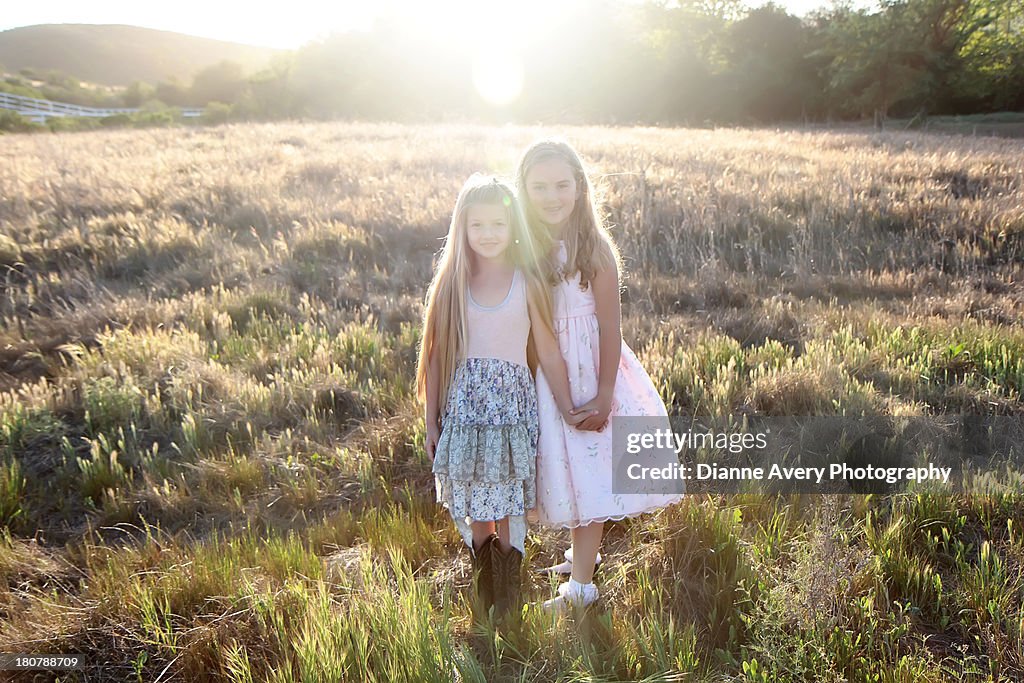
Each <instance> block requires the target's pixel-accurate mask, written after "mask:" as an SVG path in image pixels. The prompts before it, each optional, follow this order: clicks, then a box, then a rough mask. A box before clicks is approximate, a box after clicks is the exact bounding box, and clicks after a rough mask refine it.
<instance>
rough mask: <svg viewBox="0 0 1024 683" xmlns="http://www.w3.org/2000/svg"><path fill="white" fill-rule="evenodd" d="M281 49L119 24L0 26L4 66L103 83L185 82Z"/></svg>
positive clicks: (260, 60) (258, 64)
mask: <svg viewBox="0 0 1024 683" xmlns="http://www.w3.org/2000/svg"><path fill="white" fill-rule="evenodd" d="M279 52H283V50H278V49H275V48H269V47H257V46H254V45H242V44H239V43H230V42H226V41H222V40H214V39H211V38H200V37H197V36H190V35H186V34H183V33H174V32H173V31H161V30H157V29H150V28H142V27H139V26H126V25H122V24H39V25H36V26H22V27H19V28H13V29H9V30H7V31H0V64H2V65H3V66H4V68H5V69H6V70H8V71H13V72H17V71H18V70H20V69H24V68H29V67H31V68H35V69H43V70H49V69H56V70H58V71H61V72H63V73H66V74H70V75H73V76H75V77H76V78H79V79H81V80H85V81H90V82H94V83H101V84H104V85H128V84H130V83H131V82H132V81H135V80H141V81H147V82H150V83H156V82H157V81H160V80H168V79H169V78H171V77H176V78H177V79H178V80H180V81H182V82H185V83H187V82H189V81H191V79H192V76H193V75H194V74H195V72H196V71H199V70H200V69H202V68H203V67H206V66H209V65H211V64H216V63H217V62H220V61H221V60H225V59H228V60H231V61H234V62H238V63H239V64H241V65H242V66H243V67H244V68H245V69H246V70H247V71H250V70H256V69H259V68H262V67H263V66H264V65H265V64H266V63H267V62H269V61H270V58H271V57H272V56H273V55H274V54H276V53H279Z"/></svg>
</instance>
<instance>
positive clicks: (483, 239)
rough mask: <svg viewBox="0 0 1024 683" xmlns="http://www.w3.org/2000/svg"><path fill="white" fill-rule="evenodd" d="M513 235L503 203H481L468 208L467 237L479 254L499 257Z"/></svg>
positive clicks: (485, 257)
mask: <svg viewBox="0 0 1024 683" xmlns="http://www.w3.org/2000/svg"><path fill="white" fill-rule="evenodd" d="M511 235H512V228H511V226H510V225H509V223H508V210H507V209H506V208H505V207H504V206H503V205H501V204H491V203H480V204H473V205H471V206H469V207H467V208H466V238H467V239H468V240H469V248H470V249H472V250H473V251H474V252H476V254H477V255H478V256H480V257H482V258H484V259H486V260H491V259H496V258H498V257H499V256H501V255H502V253H504V251H505V249H506V248H507V247H508V244H509V241H510V239H511Z"/></svg>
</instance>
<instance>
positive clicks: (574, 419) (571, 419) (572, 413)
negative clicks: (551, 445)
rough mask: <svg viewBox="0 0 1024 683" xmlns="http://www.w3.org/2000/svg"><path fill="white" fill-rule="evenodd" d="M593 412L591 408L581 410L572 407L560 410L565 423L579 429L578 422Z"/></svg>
mask: <svg viewBox="0 0 1024 683" xmlns="http://www.w3.org/2000/svg"><path fill="white" fill-rule="evenodd" d="M593 414H594V411H592V410H583V409H582V408H573V409H572V410H569V411H565V410H563V411H562V419H563V420H564V421H565V424H567V425H570V426H572V427H576V428H577V429H579V424H580V422H583V421H584V420H585V419H587V418H588V417H590V416H591V415H593Z"/></svg>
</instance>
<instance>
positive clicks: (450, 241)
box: [416, 173, 554, 417]
mask: <svg viewBox="0 0 1024 683" xmlns="http://www.w3.org/2000/svg"><path fill="white" fill-rule="evenodd" d="M475 204H497V205H500V206H504V207H505V210H506V211H507V218H508V224H509V227H510V229H511V230H510V232H511V241H510V243H509V246H508V248H507V249H506V250H505V254H504V255H505V258H506V260H508V261H509V262H510V263H511V264H512V265H514V266H516V267H518V268H519V269H520V270H521V271H522V273H523V275H524V276H525V279H526V294H527V298H528V299H529V303H530V304H531V305H532V306H533V307H534V310H535V311H537V312H538V313H539V317H540V319H541V323H542V324H543V325H545V326H546V327H547V328H548V332H550V333H551V334H552V335H553V334H554V323H553V304H552V297H551V289H550V288H549V287H548V285H547V282H546V280H545V277H544V274H543V271H542V268H541V265H540V262H539V260H540V252H539V251H538V250H537V245H536V244H535V242H534V237H533V234H532V231H531V230H530V229H529V228H528V227H527V225H526V219H525V217H524V216H523V212H522V208H521V207H520V204H519V202H518V201H517V200H516V195H515V191H514V190H513V189H512V186H511V185H510V184H508V183H506V182H504V181H502V180H500V179H499V178H497V177H494V176H487V175H483V174H480V173H474V174H473V175H472V176H470V177H469V179H468V180H467V181H466V182H465V184H464V185H463V186H462V190H461V191H460V192H459V197H458V199H457V200H456V202H455V210H454V211H453V212H452V221H451V225H450V226H449V228H448V235H447V237H446V238H445V242H444V246H443V247H442V248H441V257H440V259H439V261H438V264H437V267H436V269H435V271H434V277H433V279H432V280H431V282H430V286H429V288H428V289H427V297H426V301H425V305H424V312H423V337H422V339H421V341H420V353H419V362H418V364H417V367H416V398H417V399H418V400H419V401H420V402H424V401H426V396H427V390H428V388H429V389H430V390H431V391H435V390H436V391H437V397H438V413H439V415H440V416H441V417H443V416H444V414H445V412H446V408H447V403H448V390H449V388H450V387H451V384H452V382H453V381H454V379H455V370H456V369H457V367H458V364H459V362H460V361H461V360H463V359H464V358H465V353H466V346H467V343H468V334H469V331H468V329H467V319H466V297H467V294H468V292H469V278H470V274H471V252H470V247H469V239H468V237H467V228H466V214H467V213H468V210H469V207H470V206H473V205H475ZM549 241H550V240H549ZM496 332H498V333H500V331H496ZM435 352H436V353H440V354H441V356H440V360H441V363H440V373H439V377H438V379H439V383H438V386H437V387H427V369H428V367H429V365H430V356H431V355H432V354H433V353H435Z"/></svg>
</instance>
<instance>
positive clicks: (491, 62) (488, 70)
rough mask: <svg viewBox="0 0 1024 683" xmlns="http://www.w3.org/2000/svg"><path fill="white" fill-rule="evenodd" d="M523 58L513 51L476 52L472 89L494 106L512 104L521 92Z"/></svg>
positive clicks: (490, 50) (491, 50)
mask: <svg viewBox="0 0 1024 683" xmlns="http://www.w3.org/2000/svg"><path fill="white" fill-rule="evenodd" d="M523 71H524V68H523V58H522V57H521V56H520V55H519V54H518V53H516V52H515V51H514V50H510V49H505V50H495V49H493V48H492V49H489V50H485V51H477V53H476V54H475V55H473V87H475V88H476V91H477V92H478V93H479V94H480V97H482V98H483V99H484V100H485V101H487V102H489V103H490V104H493V105H496V106H503V105H506V104H510V103H511V102H514V101H515V100H516V98H518V97H519V95H520V93H522V91H523Z"/></svg>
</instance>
